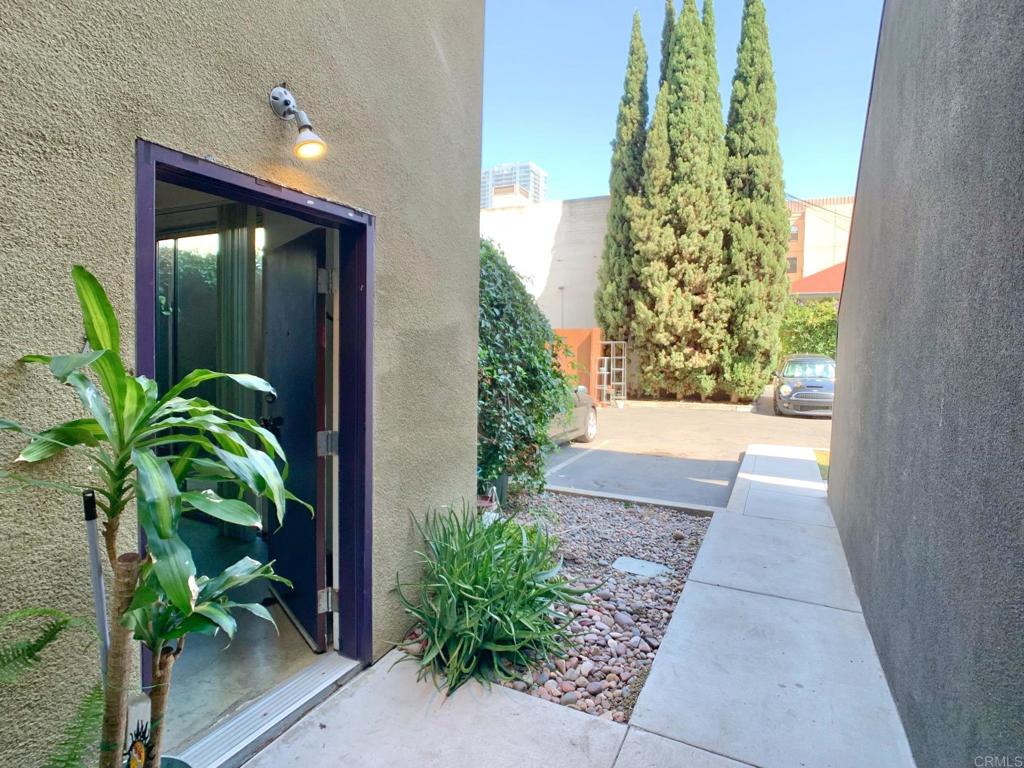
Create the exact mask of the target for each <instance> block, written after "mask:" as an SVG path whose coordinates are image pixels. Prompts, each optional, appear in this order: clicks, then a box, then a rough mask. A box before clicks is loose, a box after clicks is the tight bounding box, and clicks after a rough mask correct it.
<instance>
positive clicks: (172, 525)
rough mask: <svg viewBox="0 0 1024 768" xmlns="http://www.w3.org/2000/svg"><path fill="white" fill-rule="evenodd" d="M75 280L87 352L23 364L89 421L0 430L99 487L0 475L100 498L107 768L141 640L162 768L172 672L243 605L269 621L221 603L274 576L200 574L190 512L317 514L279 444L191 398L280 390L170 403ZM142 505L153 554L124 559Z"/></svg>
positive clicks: (258, 568)
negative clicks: (77, 463) (69, 462)
mask: <svg viewBox="0 0 1024 768" xmlns="http://www.w3.org/2000/svg"><path fill="white" fill-rule="evenodd" d="M71 275H72V278H73V280H74V284H75V292H76V294H77V296H78V302H79V305H80V306H81V310H82V320H83V324H84V327H85V336H86V340H87V341H88V347H87V349H86V350H84V351H82V352H78V353H73V354H66V355H38V354H33V355H26V356H25V357H23V358H22V362H24V363H35V364H41V365H45V366H47V367H48V368H49V370H50V372H51V373H52V374H53V376H54V377H55V378H56V379H57V381H58V382H60V383H61V384H64V385H66V386H69V387H71V388H72V389H73V390H74V391H75V393H76V394H77V395H78V398H79V400H80V401H81V403H82V405H83V406H84V409H85V411H86V412H87V414H88V415H87V416H85V417H83V418H76V419H72V420H71V421H67V422H64V423H62V424H58V425H56V426H53V427H49V428H46V429H43V430H41V431H39V432H35V431H33V430H30V429H28V428H27V427H25V426H23V425H21V424H19V423H17V422H14V421H10V420H6V419H5V420H0V430H10V431H14V432H17V433H20V434H22V435H26V436H28V437H29V438H30V442H29V443H28V445H26V446H25V448H24V449H23V450H22V451H21V455H20V456H18V461H19V462H21V463H24V464H39V463H41V462H44V461H47V460H49V459H52V458H54V457H57V456H60V455H61V454H64V453H66V452H73V453H77V454H79V455H82V456H84V458H85V459H86V460H87V465H88V468H89V471H90V472H91V473H92V476H90V477H87V478H85V479H84V482H81V483H67V482H63V481H58V480H53V479H46V478H40V477H39V475H38V474H36V473H32V474H28V475H23V474H17V473H11V472H0V478H3V479H6V480H7V481H9V482H16V483H19V484H22V485H30V486H39V487H43V488H48V489H56V490H63V491H67V492H71V493H76V494H77V493H80V492H81V491H82V490H83V489H86V488H88V489H92V490H93V491H94V492H95V494H96V504H97V506H98V507H99V508H100V509H101V510H102V511H103V513H104V520H103V523H104V525H103V538H104V544H105V547H106V553H107V558H108V559H109V561H110V566H111V568H112V569H113V572H114V584H113V600H112V612H111V621H110V626H111V632H110V651H109V653H108V662H107V669H106V675H105V680H104V691H105V705H104V706H105V712H104V718H103V726H102V736H101V739H100V766H101V768H118V767H119V765H120V762H121V744H122V740H123V734H124V732H125V714H126V710H127V692H128V670H129V668H130V666H131V642H130V639H131V638H132V637H134V638H135V639H136V640H141V641H142V642H143V643H145V644H146V645H147V646H148V647H149V648H150V650H151V651H152V652H153V670H152V672H153V681H154V688H153V692H152V708H151V709H152V731H151V732H152V740H151V743H152V745H153V747H152V751H153V752H154V753H155V754H154V755H153V756H152V758H151V759H150V760H148V761H147V766H150V765H151V766H152V768H159V766H160V749H161V737H162V734H163V707H164V706H165V705H166V697H167V691H168V689H169V687H170V680H171V667H172V666H173V664H174V662H175V660H176V659H177V658H178V656H179V655H180V654H181V652H182V650H183V649H184V644H185V637H186V636H187V634H188V633H191V632H202V633H209V634H214V633H216V632H219V631H223V632H225V633H227V634H228V635H229V636H231V635H233V634H234V628H235V622H234V619H233V618H232V617H231V611H232V610H233V609H234V608H242V609H244V610H248V611H251V612H252V613H254V614H256V615H257V616H260V617H261V618H264V619H270V615H269V614H268V613H267V612H266V610H265V609H264V608H263V607H262V606H259V605H255V604H253V605H250V604H244V605H238V604H235V603H232V602H231V601H230V600H228V599H227V597H226V596H225V594H224V592H225V591H226V590H228V589H231V588H232V587H233V586H237V583H236V582H237V580H238V579H239V578H244V579H246V580H252V579H254V578H271V579H272V578H278V577H276V576H275V575H274V573H273V569H272V568H271V567H270V565H261V564H260V563H257V562H256V561H254V560H251V559H249V558H243V559H242V560H240V561H239V562H238V563H236V564H235V565H233V566H231V567H230V568H228V569H227V570H225V571H224V572H223V573H222V574H220V575H219V576H216V577H214V578H212V579H208V578H206V577H203V576H199V575H198V574H197V572H196V567H195V562H194V559H193V557H192V552H191V550H190V549H189V546H188V544H187V543H186V542H185V541H184V540H183V539H182V538H181V536H180V535H179V534H178V525H179V523H180V521H181V517H182V513H183V512H184V511H186V510H189V509H195V510H199V511H200V512H203V513H205V514H207V515H210V516H211V517H214V518H216V519H218V520H222V521H224V522H226V523H231V524H234V525H242V526H251V527H256V528H259V527H260V526H261V525H262V518H261V516H260V514H259V513H258V512H257V511H256V510H255V509H254V508H253V507H252V506H250V504H249V503H248V502H247V501H245V494H246V493H250V494H252V495H253V496H255V497H263V498H265V499H267V500H268V501H269V502H270V503H271V504H272V505H273V507H274V508H275V510H276V513H277V520H278V523H282V522H283V521H284V514H285V510H286V506H287V503H288V501H295V502H297V503H299V504H302V505H303V506H305V507H307V508H309V509H310V511H311V512H312V508H311V507H309V505H308V504H305V502H302V501H301V500H299V499H296V498H295V497H294V496H293V495H292V494H291V493H289V492H288V490H287V489H286V488H285V485H284V479H283V478H284V477H286V476H287V467H288V465H287V460H286V458H285V454H284V451H283V449H282V448H281V445H280V443H279V442H278V441H277V438H276V437H275V436H274V435H273V433H271V432H270V431H269V430H267V429H264V428H263V427H262V426H260V425H259V424H257V423H256V422H255V421H253V420H252V419H248V418H245V417H243V416H239V415H238V414H235V413H231V412H230V411H227V410H224V409H223V408H219V407H217V406H216V405H213V404H212V403H209V402H207V401H206V400H203V399H201V398H198V397H189V396H188V395H187V393H188V392H189V391H190V390H192V389H194V388H195V387H197V386H198V385H200V384H201V383H203V382H204V381H210V380H213V379H224V378H227V379H230V380H232V381H234V382H235V383H236V384H239V385H240V386H242V387H245V388H247V389H251V390H255V391H258V392H264V393H273V392H274V389H273V387H271V386H270V384H269V383H268V382H266V381H264V380H263V379H261V378H259V377H258V376H252V375H250V374H245V373H219V372H216V371H208V370H205V369H200V370H195V371H192V372H191V373H189V374H188V375H186V376H185V377H184V378H183V379H182V380H181V381H179V382H178V383H177V384H174V385H173V386H171V387H170V388H169V389H168V390H167V391H166V392H165V393H163V394H162V395H161V394H160V392H159V391H158V387H157V383H156V382H155V381H153V380H152V379H149V378H147V377H146V376H135V375H133V374H132V372H131V371H129V370H127V369H126V368H125V366H124V363H123V362H122V360H121V335H120V328H119V325H118V321H117V317H116V315H115V314H114V310H113V307H112V306H111V304H110V300H109V299H108V298H107V294H106V292H105V291H104V290H103V287H102V286H101V285H100V283H99V281H98V280H96V278H95V277H94V276H93V275H92V274H91V273H90V272H89V271H88V270H86V269H85V268H84V267H80V266H76V267H74V269H72V272H71ZM257 446H258V447H257ZM279 464H280V465H281V466H279ZM189 480H197V481H201V482H202V483H204V484H206V483H209V482H210V481H213V482H216V483H217V484H218V485H219V486H222V487H229V488H233V489H235V490H237V498H223V497H221V496H220V495H218V494H217V493H216V492H214V491H212V490H203V491H197V490H190V489H189V488H190V486H189ZM133 506H134V507H135V508H137V510H138V521H139V525H140V527H141V528H142V530H143V531H144V533H145V535H146V552H145V553H140V552H137V551H135V550H136V547H137V544H136V541H135V539H134V537H132V539H131V541H130V544H129V549H128V551H126V552H120V551H119V546H118V544H119V541H118V532H119V530H120V524H121V519H122V516H123V515H124V514H125V513H126V512H130V510H131V508H132V507H133ZM278 580H280V581H284V580H283V579H280V578H278ZM286 583H287V582H286Z"/></svg>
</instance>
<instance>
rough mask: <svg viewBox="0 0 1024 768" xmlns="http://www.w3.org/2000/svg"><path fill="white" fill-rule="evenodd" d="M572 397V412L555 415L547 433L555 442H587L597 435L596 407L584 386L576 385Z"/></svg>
mask: <svg viewBox="0 0 1024 768" xmlns="http://www.w3.org/2000/svg"><path fill="white" fill-rule="evenodd" d="M572 397H573V409H572V412H571V413H563V414H559V415H558V416H555V418H553V419H552V420H551V428H550V429H549V430H548V435H549V436H550V437H551V439H552V440H553V441H554V442H556V443H568V442H569V441H570V440H575V441H576V442H578V443H589V442H591V441H592V440H593V439H594V438H595V437H597V407H596V406H595V405H594V400H593V398H592V397H591V396H590V395H589V394H588V393H587V388H586V387H584V386H579V387H576V390H575V391H574V392H573V394H572Z"/></svg>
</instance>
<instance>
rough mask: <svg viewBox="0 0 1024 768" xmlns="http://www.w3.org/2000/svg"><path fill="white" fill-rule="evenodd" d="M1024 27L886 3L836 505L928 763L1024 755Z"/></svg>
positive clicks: (877, 636) (842, 356)
mask: <svg viewBox="0 0 1024 768" xmlns="http://www.w3.org/2000/svg"><path fill="white" fill-rule="evenodd" d="M1022 29H1024V3H1022V2H1020V0H985V1H984V2H983V1H982V0H889V1H888V2H887V3H886V8H885V12H884V17H883V23H882V31H881V37H880V45H879V52H878V57H877V61H876V66H875V76H874V84H873V88H872V93H871V102H870V107H869V112H868V121H867V129H866V135H865V144H864V149H863V155H862V158H861V166H860V177H859V181H858V185H857V204H856V210H855V212H854V217H853V232H852V237H851V243H850V252H849V260H848V266H847V270H846V285H845V290H844V293H843V298H842V304H841V308H840V313H839V328H840V332H839V359H838V367H839V372H840V373H839V382H838V390H837V394H836V414H835V419H834V424H833V431H832V434H833V438H832V445H833V450H832V472H831V487H830V489H829V495H830V498H831V502H832V508H833V511H834V514H835V517H836V522H837V524H838V526H839V530H840V533H841V535H842V539H843V543H844V546H845V548H846V553H847V557H848V560H849V563H850V569H851V571H852V573H853V578H854V581H855V583H856V586H857V591H858V593H859V595H860V599H861V602H862V604H863V607H864V614H865V617H866V619H867V623H868V626H869V627H870V629H871V633H872V636H873V637H874V641H875V644H876V646H877V648H878V651H879V655H880V657H881V660H882V664H883V666H884V668H885V671H886V674H887V676H888V679H889V684H890V686H891V688H892V691H893V695H894V697H895V699H896V703H897V706H898V707H899V710H900V714H901V716H902V718H903V721H904V724H905V726H906V730H907V736H908V737H909V739H910V743H911V746H912V748H913V750H914V754H915V757H916V759H917V761H918V764H919V765H920V766H922V768H924V766H927V767H928V768H933V767H937V766H975V765H1020V764H1021V762H1015V760H1016V759H1018V758H1019V759H1024V569H1022V566H1024V427H1022V421H1024V297H1022V292H1024V251H1022V248H1024V245H1022V244H1024V44H1022V39H1021V30H1022ZM987 758H1008V759H1009V762H984V760H985V759H987Z"/></svg>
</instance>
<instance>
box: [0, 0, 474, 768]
mask: <svg viewBox="0 0 1024 768" xmlns="http://www.w3.org/2000/svg"><path fill="white" fill-rule="evenodd" d="M482 26H483V3H482V1H481V0H433V1H432V2H429V3H428V2H424V1H423V0H412V1H411V2H406V3H379V2H370V0H358V1H354V2H346V3H339V2H327V1H326V0H304V1H303V2H302V3H290V4H288V5H287V6H282V5H281V4H279V3H273V2H267V1H265V0H264V1H262V2H252V1H250V2H244V3H242V2H207V1H206V0H183V1H181V2H176V3H166V2H158V1H157V0H139V2H135V3H130V4H125V3H119V2H104V3H100V2H96V3H88V4H86V3H15V2H11V1H10V0H5V1H3V2H0V83H2V84H3V85H2V86H0V88H2V94H3V99H2V101H3V104H4V107H3V109H0V157H2V158H3V162H2V163H0V190H2V198H0V414H2V415H8V416H11V415H14V416H17V417H19V418H22V419H24V420H25V421H27V422H28V423H29V424H31V425H34V426H41V425H44V424H47V423H49V422H51V421H53V420H55V419H58V418H64V417H68V416H70V415H71V414H72V413H73V412H74V411H75V409H74V407H73V403H72V400H71V398H70V397H68V396H67V393H65V392H61V391H59V389H58V388H55V387H54V386H52V385H51V384H50V382H49V381H48V379H47V377H46V376H44V375H42V374H40V373H37V372H26V371H23V370H21V369H19V368H18V367H17V366H15V364H14V361H15V359H16V358H17V357H19V356H20V355H22V354H23V353H25V352H28V351H41V352H61V351H70V350H77V349H78V348H80V346H81V331H80V326H79V317H78V310H77V305H76V303H75V301H74V299H73V294H72V288H71V282H70V278H69V270H70V267H71V265H72V264H73V263H76V262H77V263H82V264H85V265H86V266H88V267H89V268H90V269H92V270H93V271H94V272H95V273H96V274H97V275H98V276H99V277H100V278H101V280H102V281H103V282H104V283H105V285H106V286H107V288H108V290H109V292H110V293H111V295H112V298H113V300H114V302H115V304H116V306H117V308H118V310H119V312H120V315H121V318H122V322H123V325H124V336H125V350H124V352H125V357H126V359H128V360H130V359H131V357H132V343H133V340H132V328H133V315H132V310H133V294H132V291H133V278H132V275H133V258H134V255H133V245H134V194H135V178H134V142H135V139H136V137H142V138H145V139H148V140H151V141H154V142H157V143H160V144H164V145H167V146H169V147H172V148H174V149H178V150H182V151H185V152H188V153H191V154H194V155H198V156H212V157H213V158H214V159H215V160H216V161H217V162H220V163H223V164H225V165H228V166H231V167H234V168H237V169H240V170H242V171H245V172H247V173H252V174H255V175H257V176H260V177H264V178H267V179H271V180H273V181H276V182H279V183H281V184H285V185H288V186H293V187H296V188H299V189H302V190H304V191H307V192H309V193H311V194H315V195H321V196H324V197H327V198H331V199H333V200H338V201H341V202H345V203H348V204H351V205H354V206H357V207H360V208H363V209H366V210H369V211H371V212H373V213H375V214H376V215H377V216H378V219H377V221H378V229H377V248H376V257H377V261H376V275H375V279H376V293H375V300H376V317H375V331H374V345H375V350H374V351H375V360H374V365H375V371H374V432H375V443H376V452H375V455H374V479H375V487H374V516H375V519H374V547H373V578H374V638H375V645H374V649H375V653H376V654H378V655H379V654H382V653H383V652H384V651H385V650H386V649H387V647H388V643H389V641H393V640H397V639H399V638H400V637H401V635H402V633H403V630H404V628H405V625H406V622H405V620H404V617H403V616H402V614H401V611H400V609H399V607H398V605H397V601H396V600H395V596H394V594H393V591H392V590H393V585H394V579H395V574H396V571H400V570H401V571H403V573H405V575H409V569H408V567H407V566H408V565H410V564H411V560H410V557H411V551H412V548H413V532H412V528H411V525H410V519H409V514H410V513H411V512H421V511H423V510H424V509H426V508H427V507H428V506H430V505H438V504H442V503H447V502H450V501H452V500H455V499H458V498H459V497H461V496H463V495H469V494H472V493H473V490H474V464H475V442H474V441H475V406H474V403H475V392H476V374H475V366H476V306H477V264H478V255H477V233H478V221H477V210H478V205H479V156H480V104H481V63H482V36H483V30H482ZM281 81H287V82H288V83H289V85H290V86H291V87H292V88H293V90H294V91H295V93H296V95H297V97H298V98H299V102H300V105H301V106H302V107H303V108H304V109H306V110H307V111H308V112H309V114H310V117H311V118H312V120H313V121H314V124H315V125H316V128H317V130H318V131H319V132H320V133H321V134H322V135H323V136H324V137H325V138H326V139H327V140H328V142H329V143H330V152H329V154H328V156H327V157H326V158H324V159H323V160H321V161H319V162H316V163H308V164H303V163H300V162H299V161H297V160H295V159H293V157H292V156H291V154H290V144H291V141H292V139H293V137H294V130H295V129H294V127H293V126H292V125H290V124H285V123H283V122H281V121H279V120H277V119H276V118H275V117H274V116H273V115H272V114H271V112H270V110H269V108H268V107H267V104H266V96H267V91H268V90H269V88H270V87H271V86H272V85H275V84H277V83H280V82H281ZM0 447H2V457H0V458H2V459H3V461H4V463H6V462H7V461H8V460H9V459H10V458H11V456H12V455H13V454H12V448H13V445H12V443H11V441H9V440H6V439H5V440H4V441H3V442H2V443H0ZM0 585H2V588H0V611H3V610H6V609H10V608H12V607H16V606H20V605H24V604H46V605H56V606H59V607H63V608H66V609H69V610H72V611H75V612H78V613H83V614H88V610H89V602H88V581H87V572H86V562H85V557H84V535H83V532H82V526H81V524H80V522H79V513H78V509H77V504H76V503H75V502H71V503H68V504H65V503H63V501H61V500H58V499H56V498H53V497H51V496H48V495H42V494H17V495H2V496H0ZM59 653H60V655H61V656H62V658H61V660H60V662H61V663H60V664H59V667H60V670H59V671H55V669H54V668H53V667H49V668H48V669H47V670H45V671H44V672H43V673H41V674H39V675H36V676H35V677H34V678H33V686H34V687H35V689H36V690H47V691H48V695H47V696H45V697H37V698H36V699H35V700H34V701H32V706H31V707H25V706H21V705H18V707H17V709H16V710H15V709H14V707H15V704H14V701H15V700H16V699H17V696H18V695H19V694H24V693H25V691H24V690H22V691H18V690H15V691H14V692H13V693H11V692H10V691H8V692H4V693H0V711H2V712H4V713H5V716H4V717H3V718H0V764H3V765H7V764H13V760H14V757H13V750H14V749H15V747H16V745H21V746H22V747H23V748H24V749H25V750H26V751H27V753H28V754H29V755H33V756H37V755H38V753H39V749H40V747H41V745H42V744H43V742H44V741H45V740H46V738H47V737H48V735H49V734H50V733H52V729H53V728H54V727H56V726H58V725H59V723H61V722H62V720H63V718H64V717H66V716H67V714H68V713H69V711H70V709H71V707H72V706H73V705H74V703H75V701H76V700H77V697H78V694H79V693H80V692H81V690H82V689H83V686H84V685H85V683H86V681H87V680H88V679H89V678H90V677H91V675H92V673H93V670H94V660H93V656H92V653H91V651H90V652H89V654H88V655H86V656H85V657H84V658H80V659H79V658H76V656H75V654H74V652H73V651H72V650H69V649H63V650H62V651H60V652H59ZM17 700H19V701H24V699H23V698H22V699H17ZM14 711H17V713H18V715H17V717H11V716H10V713H12V712H14ZM35 762H36V761H35V760H34V759H30V760H29V761H28V762H26V763H18V764H35Z"/></svg>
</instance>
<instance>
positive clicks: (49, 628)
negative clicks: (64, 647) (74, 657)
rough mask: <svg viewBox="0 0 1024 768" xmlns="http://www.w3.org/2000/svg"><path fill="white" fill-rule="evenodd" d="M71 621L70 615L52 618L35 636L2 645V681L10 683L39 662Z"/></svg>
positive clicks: (0, 669) (0, 674) (0, 649)
mask: <svg viewBox="0 0 1024 768" xmlns="http://www.w3.org/2000/svg"><path fill="white" fill-rule="evenodd" d="M70 623H71V619H70V617H63V616H62V617H57V618H53V619H50V620H49V621H47V622H46V623H45V624H43V626H42V628H41V629H40V630H39V631H38V634H37V635H36V636H35V637H32V638H30V639H28V640H19V641H18V642H15V643H12V644H10V645H4V646H0V682H3V683H10V682H13V681H14V680H17V679H18V677H20V676H21V675H22V674H24V673H25V672H26V671H27V670H28V669H30V668H31V667H32V666H33V665H34V664H36V663H37V662H39V660H40V657H39V654H40V653H42V652H43V650H44V649H45V648H46V647H47V646H48V645H50V644H51V643H52V642H53V641H54V640H56V639H57V636H58V635H60V633H61V632H63V631H64V630H65V629H66V628H67V627H68V625H69V624H70Z"/></svg>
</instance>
